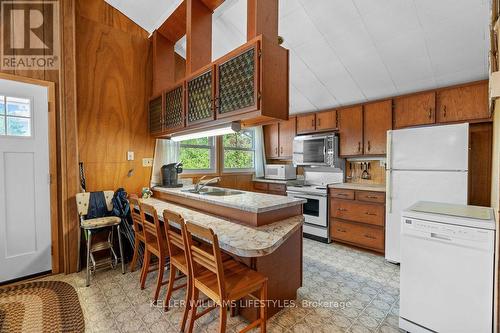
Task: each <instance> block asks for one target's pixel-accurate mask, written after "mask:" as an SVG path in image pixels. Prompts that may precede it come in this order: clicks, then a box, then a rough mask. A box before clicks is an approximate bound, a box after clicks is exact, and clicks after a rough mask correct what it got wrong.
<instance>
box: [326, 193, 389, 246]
mask: <svg viewBox="0 0 500 333" xmlns="http://www.w3.org/2000/svg"><path fill="white" fill-rule="evenodd" d="M330 237H331V238H332V239H333V240H334V241H338V242H342V243H348V244H350V245H354V246H358V247H362V248H366V249H370V250H373V251H376V252H380V253H384V250H385V238H384V237H385V193H383V192H371V191H357V190H356V191H355V190H348V189H331V190H330Z"/></svg>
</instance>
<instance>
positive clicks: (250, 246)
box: [141, 198, 304, 257]
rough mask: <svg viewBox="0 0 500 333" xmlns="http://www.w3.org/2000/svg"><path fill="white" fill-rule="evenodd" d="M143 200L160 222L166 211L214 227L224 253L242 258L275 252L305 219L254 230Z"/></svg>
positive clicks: (194, 211) (296, 218)
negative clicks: (156, 213) (151, 208)
mask: <svg viewBox="0 0 500 333" xmlns="http://www.w3.org/2000/svg"><path fill="white" fill-rule="evenodd" d="M141 201H142V202H144V203H146V204H148V205H152V206H154V207H155V208H156V211H157V212H158V218H159V219H160V220H163V210H165V209H168V210H171V211H174V212H176V213H179V214H181V215H182V217H183V218H184V220H185V221H187V222H191V223H195V224H198V225H200V226H203V227H206V228H211V229H212V230H213V231H214V232H215V233H216V234H217V237H218V238H219V245H220V247H221V248H222V249H223V250H225V251H227V252H229V253H231V254H235V255H238V256H241V257H262V256H265V255H268V254H270V253H272V252H273V251H274V250H276V249H277V248H278V247H279V246H280V245H281V244H283V243H284V242H285V241H286V240H287V239H288V238H289V237H290V236H291V235H292V234H293V233H294V232H295V231H297V230H298V229H299V228H300V227H301V226H302V223H303V222H304V216H303V215H298V216H294V217H290V218H287V219H284V220H281V221H278V222H274V223H272V224H267V225H264V226H260V227H251V226H247V225H243V224H239V223H237V222H231V221H230V220H227V219H223V218H220V217H215V216H212V215H209V214H205V213H202V212H198V211H196V210H193V209H189V208H186V207H183V206H179V205H177V204H173V203H169V202H166V201H163V200H158V199H155V198H149V199H141Z"/></svg>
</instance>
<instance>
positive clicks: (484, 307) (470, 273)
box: [399, 202, 495, 333]
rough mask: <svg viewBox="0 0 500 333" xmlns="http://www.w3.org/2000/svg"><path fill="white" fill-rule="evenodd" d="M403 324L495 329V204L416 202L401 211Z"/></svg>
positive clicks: (413, 328) (443, 331)
mask: <svg viewBox="0 0 500 333" xmlns="http://www.w3.org/2000/svg"><path fill="white" fill-rule="evenodd" d="M401 223H402V228H401V276H400V309H399V316H400V318H399V327H400V328H402V329H404V330H406V331H408V332H412V333H417V332H440V333H447V332H453V333H457V332H464V333H465V332H467V333H469V332H474V333H480V332H489V333H490V332H492V328H493V285H494V252H495V219H494V214H493V209H492V208H485V207H477V206H464V205H454V204H443V203H434V202H418V203H416V204H415V205H413V206H411V207H410V208H408V209H407V210H406V211H404V212H403V214H402V220H401Z"/></svg>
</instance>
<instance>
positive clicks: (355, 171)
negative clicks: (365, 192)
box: [345, 159, 385, 184]
mask: <svg viewBox="0 0 500 333" xmlns="http://www.w3.org/2000/svg"><path fill="white" fill-rule="evenodd" d="M365 171H366V172H365ZM363 175H364V176H363ZM345 176H346V182H347V183H358V184H385V161H383V160H382V161H381V160H358V159H356V160H354V161H349V160H347V161H346V170H345Z"/></svg>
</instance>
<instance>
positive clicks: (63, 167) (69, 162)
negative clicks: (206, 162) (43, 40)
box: [1, 0, 79, 273]
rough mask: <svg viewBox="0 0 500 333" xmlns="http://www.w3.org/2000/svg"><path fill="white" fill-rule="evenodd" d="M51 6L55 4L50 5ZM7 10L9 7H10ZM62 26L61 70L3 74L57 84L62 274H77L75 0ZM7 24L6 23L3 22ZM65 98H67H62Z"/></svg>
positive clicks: (63, 13) (66, 5)
mask: <svg viewBox="0 0 500 333" xmlns="http://www.w3.org/2000/svg"><path fill="white" fill-rule="evenodd" d="M46 2H47V3H51V2H52V1H46ZM6 6H9V5H8V4H6ZM59 6H60V8H59V14H60V15H59V20H58V21H57V20H56V21H55V24H58V25H59V30H60V42H61V48H60V50H61V54H60V57H59V59H60V69H59V70H48V69H40V70H20V69H15V70H8V71H5V70H2V73H7V74H13V75H19V76H23V77H27V78H33V79H39V80H45V81H49V82H54V84H55V90H56V98H55V110H56V131H57V133H56V141H57V145H56V155H57V197H55V198H51V200H55V201H56V202H57V213H58V225H59V237H58V238H59V242H58V244H57V246H58V247H59V253H60V256H59V263H58V264H59V271H61V272H67V273H69V272H73V271H75V270H76V261H75V260H71V254H75V253H76V244H77V242H76V239H77V238H76V235H77V231H78V228H79V225H78V219H77V214H76V203H75V200H74V196H75V194H76V193H77V192H78V191H79V181H78V149H77V148H78V147H77V126H76V103H75V94H76V90H75V84H74V83H75V82H74V70H75V58H74V49H73V47H74V28H75V26H74V10H75V3H74V0H65V1H59ZM1 23H2V24H4V23H5V22H3V21H2V22H1ZM61 96H64V98H61Z"/></svg>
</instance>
